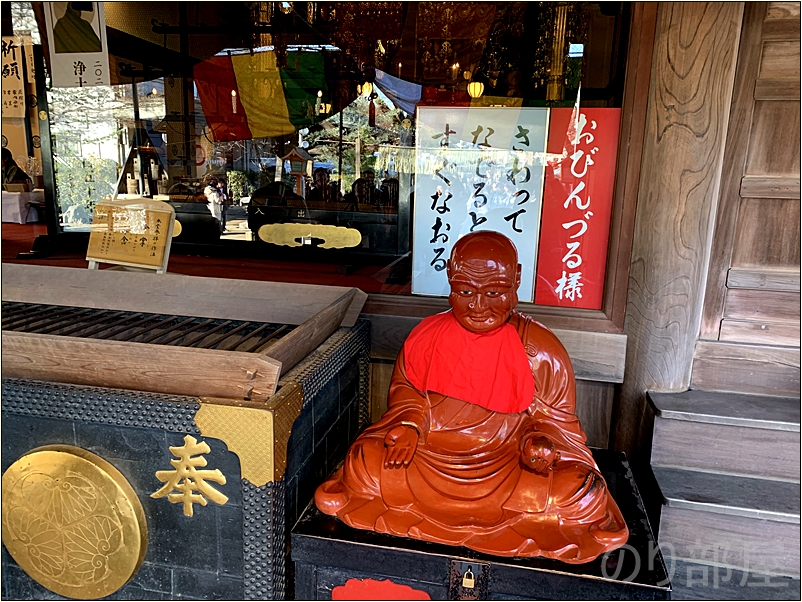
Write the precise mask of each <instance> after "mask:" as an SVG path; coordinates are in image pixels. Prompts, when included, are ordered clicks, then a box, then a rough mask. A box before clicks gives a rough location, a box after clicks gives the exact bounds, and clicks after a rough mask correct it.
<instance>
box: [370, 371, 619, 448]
mask: <svg viewBox="0 0 802 602" xmlns="http://www.w3.org/2000/svg"><path fill="white" fill-rule="evenodd" d="M392 374H393V362H389V361H383V360H373V362H372V363H371V365H370V376H371V381H370V410H371V420H372V421H373V422H376V421H377V420H378V419H379V418H381V417H382V414H384V412H386V411H387V394H388V392H389V390H390V378H391V377H392ZM614 391H615V385H613V384H610V383H599V382H592V381H586V380H578V381H576V415H577V417H578V418H579V422H580V424H582V429H583V430H584V431H585V435H587V438H588V445H590V446H592V447H601V448H605V449H606V448H607V445H608V441H609V438H610V417H611V414H612V410H613V395H614Z"/></svg>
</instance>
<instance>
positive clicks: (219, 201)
mask: <svg viewBox="0 0 802 602" xmlns="http://www.w3.org/2000/svg"><path fill="white" fill-rule="evenodd" d="M203 194H204V195H206V200H207V201H208V202H207V203H206V206H207V207H208V208H209V212H210V213H211V214H212V217H214V218H215V219H216V220H217V221H218V222H219V223H220V231H221V232H222V231H223V230H224V229H225V225H224V224H223V201H224V200H225V199H224V198H223V196H221V194H220V190H219V188H218V182H217V180H214V179H212V180H209V182H208V183H207V185H206V188H204V189H203Z"/></svg>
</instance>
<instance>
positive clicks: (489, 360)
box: [315, 232, 629, 563]
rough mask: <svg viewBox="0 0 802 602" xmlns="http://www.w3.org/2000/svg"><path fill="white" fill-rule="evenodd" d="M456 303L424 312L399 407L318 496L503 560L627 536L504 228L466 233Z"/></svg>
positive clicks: (401, 367)
mask: <svg viewBox="0 0 802 602" xmlns="http://www.w3.org/2000/svg"><path fill="white" fill-rule="evenodd" d="M447 274H448V280H449V283H450V286H451V294H450V296H449V302H450V304H451V307H452V310H451V311H448V312H445V313H442V314H438V315H436V316H431V317H429V318H426V319H424V320H423V321H422V322H421V323H420V324H419V325H418V326H417V327H416V328H415V329H414V330H413V331H412V333H411V334H410V335H409V337H408V338H407V340H406V342H405V343H404V347H403V349H402V350H401V353H400V354H399V356H398V360H397V361H396V364H395V370H394V372H393V377H392V382H391V385H390V393H389V398H388V410H387V412H386V413H385V414H384V416H383V417H382V418H381V419H380V420H379V421H378V422H376V423H375V424H374V425H372V426H370V427H369V428H368V429H366V430H365V432H364V433H363V434H362V435H360V437H359V438H358V439H357V440H356V441H355V442H354V444H353V445H352V446H351V448H350V449H349V451H348V454H347V456H346V459H345V463H344V464H343V466H342V467H341V468H340V469H339V470H338V471H337V472H336V473H335V474H334V476H333V477H331V478H330V479H329V480H328V481H326V482H325V483H323V484H322V485H321V486H320V487H318V489H317V491H316V493H315V503H316V504H317V507H318V508H319V509H320V510H321V511H322V512H325V513H326V514H331V515H336V516H338V517H339V518H340V519H342V520H343V521H344V522H345V523H346V524H348V525H350V526H352V527H355V528H358V529H368V530H372V531H378V532H380V533H389V534H392V535H397V536H402V537H411V538H415V539H422V540H426V541H432V542H438V543H444V544H449V545H461V546H466V547H468V548H472V549H474V550H477V551H480V552H485V553H489V554H496V555H500V556H545V557H548V558H555V559H558V560H562V561H564V562H569V563H582V562H588V561H590V560H592V559H594V558H596V557H597V556H599V555H600V554H602V553H604V552H607V551H610V550H613V549H615V548H617V547H619V546H621V545H623V544H624V543H626V541H627V537H628V535H629V532H628V530H627V526H626V523H625V522H624V519H623V517H622V516H621V512H620V510H619V509H618V506H617V505H616V503H615V501H614V500H613V499H612V497H611V496H610V494H609V492H608V491H607V485H606V483H605V482H604V479H603V478H602V475H601V473H600V472H599V469H598V467H597V466H596V463H595V462H594V460H593V457H592V456H591V453H590V450H589V449H588V447H587V445H586V443H585V441H586V439H585V434H584V432H583V431H582V428H581V427H580V425H579V421H578V420H577V418H576V414H575V411H576V388H575V382H574V373H573V368H572V367H571V361H570V359H569V357H568V354H567V353H566V351H565V348H564V347H563V346H562V344H561V343H560V342H559V340H558V339H557V337H556V336H555V335H554V334H553V333H552V332H551V331H550V330H548V329H547V328H545V327H544V326H542V325H540V324H538V323H537V322H535V321H534V320H532V319H531V318H528V317H527V316H524V315H522V314H520V313H518V312H516V311H514V310H513V308H514V307H515V305H516V304H517V302H518V297H517V293H516V290H517V288H518V285H519V284H520V280H521V267H520V265H519V264H518V255H517V251H516V249H515V246H514V245H513V243H512V242H511V241H510V240H509V239H508V238H507V237H505V236H503V235H501V234H498V233H495V232H476V233H473V234H469V235H467V236H465V237H463V238H461V239H460V240H459V241H458V242H457V243H456V245H455V246H454V249H453V252H452V254H451V258H450V260H449V262H448V265H447Z"/></svg>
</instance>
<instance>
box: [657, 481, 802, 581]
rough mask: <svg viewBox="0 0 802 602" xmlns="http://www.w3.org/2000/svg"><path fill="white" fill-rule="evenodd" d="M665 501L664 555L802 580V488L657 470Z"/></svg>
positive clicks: (662, 525)
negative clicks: (801, 552)
mask: <svg viewBox="0 0 802 602" xmlns="http://www.w3.org/2000/svg"><path fill="white" fill-rule="evenodd" d="M653 470H654V474H655V478H656V479H657V482H658V484H659V486H660V490H661V491H662V493H663V496H664V498H665V503H666V505H665V506H664V507H663V511H662V515H661V518H660V531H659V541H660V547H661V549H662V551H663V553H664V554H667V555H669V556H671V557H672V558H678V559H684V560H688V561H692V562H699V563H704V564H709V565H714V566H719V567H727V568H730V569H737V570H742V571H747V572H750V571H758V572H760V573H763V574H767V575H777V576H785V577H795V578H798V577H799V562H800V555H799V543H800V538H799V523H800V520H799V519H800V510H799V485H798V484H796V483H789V482H783V481H773V480H769V479H755V478H749V477H739V476H731V475H720V474H710V473H704V472H698V471H689V470H680V469H673V468H662V467H654V468H653Z"/></svg>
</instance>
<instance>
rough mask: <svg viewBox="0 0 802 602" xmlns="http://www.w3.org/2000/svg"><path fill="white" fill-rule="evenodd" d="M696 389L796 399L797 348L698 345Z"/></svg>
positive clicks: (702, 343) (710, 343)
mask: <svg viewBox="0 0 802 602" xmlns="http://www.w3.org/2000/svg"><path fill="white" fill-rule="evenodd" d="M691 385H692V386H693V388H695V389H705V390H708V391H724V392H729V393H752V394H756V395H775V396H781V397H799V385H800V381H799V347H795V348H794V347H769V346H766V345H748V344H739V343H724V342H716V341H699V342H698V343H697V345H696V352H695V355H694V360H693V377H692V379H691Z"/></svg>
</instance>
